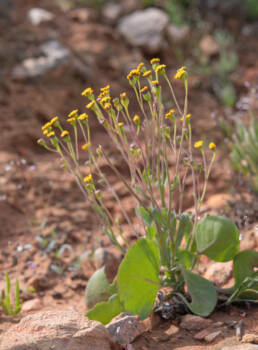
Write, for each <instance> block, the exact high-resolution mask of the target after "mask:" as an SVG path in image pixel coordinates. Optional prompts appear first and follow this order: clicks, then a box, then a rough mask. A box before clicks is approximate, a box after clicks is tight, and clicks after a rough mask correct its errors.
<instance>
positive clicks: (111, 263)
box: [93, 248, 119, 282]
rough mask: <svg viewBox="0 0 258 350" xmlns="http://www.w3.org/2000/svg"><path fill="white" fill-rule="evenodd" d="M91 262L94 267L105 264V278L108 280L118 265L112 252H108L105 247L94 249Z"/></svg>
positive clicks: (112, 277)
mask: <svg viewBox="0 0 258 350" xmlns="http://www.w3.org/2000/svg"><path fill="white" fill-rule="evenodd" d="M93 263H94V266H95V268H96V269H100V268H101V267H103V266H105V273H106V275H107V279H108V280H109V281H110V282H112V281H113V279H114V277H115V276H116V274H117V270H118V267H119V261H118V259H117V258H116V257H115V255H114V254H113V253H111V252H109V251H108V250H107V249H104V248H98V249H96V250H95V253H94V256H93Z"/></svg>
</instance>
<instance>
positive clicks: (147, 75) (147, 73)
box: [142, 70, 152, 78]
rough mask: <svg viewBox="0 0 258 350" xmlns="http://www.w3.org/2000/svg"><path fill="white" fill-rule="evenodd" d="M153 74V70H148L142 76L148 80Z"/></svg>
mask: <svg viewBox="0 0 258 350" xmlns="http://www.w3.org/2000/svg"><path fill="white" fill-rule="evenodd" d="M151 73H152V71H151V70H147V72H145V73H143V75H142V76H143V77H144V78H147V77H149V76H150V75H151Z"/></svg>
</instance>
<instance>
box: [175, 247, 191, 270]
mask: <svg viewBox="0 0 258 350" xmlns="http://www.w3.org/2000/svg"><path fill="white" fill-rule="evenodd" d="M176 257H177V260H178V262H179V263H180V264H181V265H183V266H184V267H185V268H186V269H188V270H189V269H190V267H191V266H192V261H193V258H194V254H193V253H191V252H190V251H189V250H186V249H180V250H178V251H177V253H176Z"/></svg>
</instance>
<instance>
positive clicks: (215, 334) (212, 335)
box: [204, 331, 222, 343]
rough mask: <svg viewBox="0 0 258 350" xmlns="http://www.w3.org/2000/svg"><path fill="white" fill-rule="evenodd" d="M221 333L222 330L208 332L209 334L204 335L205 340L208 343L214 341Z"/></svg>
mask: <svg viewBox="0 0 258 350" xmlns="http://www.w3.org/2000/svg"><path fill="white" fill-rule="evenodd" d="M221 333H222V332H221V331H216V332H212V333H209V334H207V335H206V336H205V337H204V340H205V341H206V342H207V343H211V342H213V340H214V339H216V338H217V337H218V336H219V335H220V334H221Z"/></svg>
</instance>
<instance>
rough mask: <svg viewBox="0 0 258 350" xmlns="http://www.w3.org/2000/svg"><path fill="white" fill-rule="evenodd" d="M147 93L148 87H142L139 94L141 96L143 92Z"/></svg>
mask: <svg viewBox="0 0 258 350" xmlns="http://www.w3.org/2000/svg"><path fill="white" fill-rule="evenodd" d="M147 91H148V86H144V87H143V88H142V89H141V90H140V93H141V94H143V93H144V92H147Z"/></svg>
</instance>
